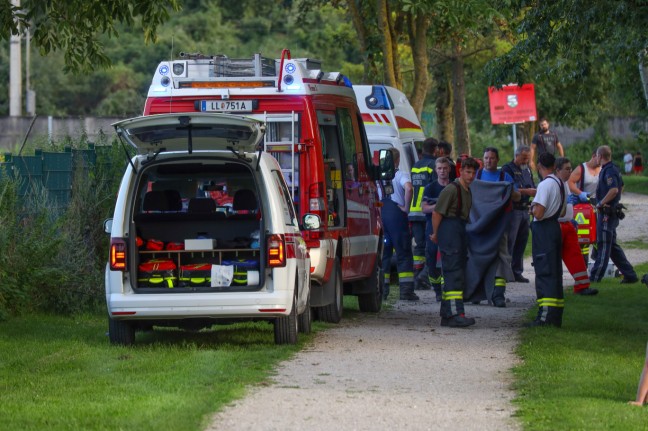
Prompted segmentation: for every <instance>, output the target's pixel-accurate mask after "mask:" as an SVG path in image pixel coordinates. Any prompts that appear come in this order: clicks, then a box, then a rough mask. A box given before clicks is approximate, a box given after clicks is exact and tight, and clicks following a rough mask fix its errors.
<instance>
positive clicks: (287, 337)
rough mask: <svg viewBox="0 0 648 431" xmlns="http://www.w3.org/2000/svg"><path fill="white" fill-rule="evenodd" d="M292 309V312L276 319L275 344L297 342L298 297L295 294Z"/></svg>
mask: <svg viewBox="0 0 648 431" xmlns="http://www.w3.org/2000/svg"><path fill="white" fill-rule="evenodd" d="M292 302H293V303H292V310H290V314H289V315H287V316H283V317H278V318H277V319H275V321H274V339H275V344H296V343H297V326H298V322H297V297H296V296H295V295H293V301H292Z"/></svg>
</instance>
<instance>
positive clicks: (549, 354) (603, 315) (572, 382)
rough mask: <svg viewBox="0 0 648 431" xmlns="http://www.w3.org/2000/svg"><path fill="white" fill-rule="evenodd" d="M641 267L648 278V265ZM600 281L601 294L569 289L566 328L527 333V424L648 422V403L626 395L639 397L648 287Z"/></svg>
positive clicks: (560, 426)
mask: <svg viewBox="0 0 648 431" xmlns="http://www.w3.org/2000/svg"><path fill="white" fill-rule="evenodd" d="M635 269H636V270H637V273H638V274H639V276H640V277H641V275H642V274H643V273H645V272H646V271H648V264H642V265H639V266H637V267H635ZM596 287H597V288H599V289H600V293H599V295H598V296H595V297H580V296H575V295H573V294H571V293H566V294H565V302H566V304H565V315H564V319H563V327H562V329H556V328H548V327H547V328H544V327H543V328H532V329H525V330H523V331H522V332H521V344H520V346H519V348H518V354H519V356H520V357H521V358H522V359H523V363H522V364H521V365H519V366H517V367H515V368H514V375H515V377H516V383H515V387H514V389H515V390H516V391H517V394H518V396H517V398H516V399H515V404H516V405H517V407H518V411H517V416H519V418H520V419H521V420H522V423H523V424H524V429H525V430H552V431H556V430H638V429H646V424H647V423H648V408H641V407H635V406H630V405H627V401H629V400H633V399H634V398H635V395H636V391H637V384H638V382H639V376H640V374H641V369H642V366H643V361H644V356H645V351H646V341H647V339H648V313H646V307H647V306H648V289H646V286H645V285H644V284H641V283H637V284H633V285H620V284H619V280H618V279H605V281H604V282H601V283H596ZM569 290H571V289H569ZM535 311H536V310H531V311H530V314H533V315H534V314H535ZM529 320H530V319H529Z"/></svg>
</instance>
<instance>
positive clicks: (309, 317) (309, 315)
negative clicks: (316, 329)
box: [299, 292, 313, 334]
mask: <svg viewBox="0 0 648 431" xmlns="http://www.w3.org/2000/svg"><path fill="white" fill-rule="evenodd" d="M312 322H313V312H312V309H311V306H310V292H308V298H306V308H305V309H304V312H303V313H302V314H300V315H299V332H301V333H302V334H310V333H311V325H312Z"/></svg>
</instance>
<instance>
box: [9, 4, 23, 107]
mask: <svg viewBox="0 0 648 431" xmlns="http://www.w3.org/2000/svg"><path fill="white" fill-rule="evenodd" d="M11 4H12V5H14V6H16V7H20V0H11ZM20 39H21V34H20V32H19V34H17V35H16V34H12V35H11V38H10V39H9V115H10V116H12V117H20V116H21V115H22V67H21V65H22V58H21V49H22V47H21V43H20Z"/></svg>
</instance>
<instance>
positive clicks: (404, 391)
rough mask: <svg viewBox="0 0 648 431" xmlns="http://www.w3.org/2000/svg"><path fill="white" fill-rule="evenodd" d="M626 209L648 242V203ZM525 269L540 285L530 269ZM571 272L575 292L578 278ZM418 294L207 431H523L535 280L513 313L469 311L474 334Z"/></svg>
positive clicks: (365, 322)
mask: <svg viewBox="0 0 648 431" xmlns="http://www.w3.org/2000/svg"><path fill="white" fill-rule="evenodd" d="M623 202H624V203H625V204H626V206H627V207H628V208H629V209H628V215H627V217H626V219H625V220H624V221H623V222H622V223H621V227H620V229H619V231H618V236H619V239H620V241H622V242H623V241H631V240H642V241H648V224H647V223H646V218H647V216H646V214H648V197H646V196H642V195H635V194H626V195H624V198H623ZM625 251H626V254H627V256H628V259H629V260H630V261H631V262H633V263H640V262H646V261H648V250H637V249H626V250H625ZM525 268H526V270H525V276H526V277H527V278H529V279H531V280H533V272H532V271H533V270H532V267H531V265H530V262H527V263H526V266H525ZM564 274H565V277H564V279H565V286H566V292H568V293H567V294H570V292H571V286H572V284H573V280H572V279H571V276H570V275H569V273H568V272H567V271H566V270H565V271H564ZM640 276H641V274H640ZM418 293H419V296H421V301H420V302H418V303H416V304H409V303H405V302H402V301H399V302H397V303H396V304H395V306H394V307H393V309H391V310H388V311H383V312H381V313H380V314H378V315H364V314H358V315H356V317H352V318H348V317H346V318H345V319H343V321H342V323H341V324H340V325H337V326H336V327H334V328H333V329H330V330H327V331H323V332H320V333H319V334H317V336H316V337H315V340H314V341H313V342H312V343H311V344H310V345H309V346H307V347H306V348H305V349H304V350H303V351H301V352H299V353H298V354H297V355H296V356H295V357H294V358H293V359H292V360H290V361H286V362H284V363H282V364H281V365H280V366H279V368H278V369H277V372H276V375H275V376H274V378H273V380H272V383H271V384H270V385H269V386H265V387H252V388H250V390H249V393H248V396H247V397H246V398H244V399H242V400H239V401H236V402H234V403H232V404H231V405H230V406H228V407H226V408H225V409H224V410H223V411H222V412H220V413H217V414H215V415H214V417H213V419H212V421H211V424H210V426H209V427H208V428H207V430H208V431H217V430H228V431H232V430H327V431H328V430H331V429H335V430H336V431H346V430H367V431H368V430H372V431H373V430H394V429H398V428H401V429H407V430H456V429H477V428H478V429H480V430H484V431H488V430H498V431H501V430H519V429H521V426H520V424H519V423H518V422H517V421H516V419H515V418H514V417H513V413H514V411H515V409H514V407H513V405H512V404H511V400H512V399H513V398H514V396H515V393H514V392H513V391H512V390H511V382H512V375H511V368H512V367H513V366H514V365H515V364H516V363H518V358H517V357H516V355H515V354H514V349H515V347H516V345H517V342H518V330H519V328H520V327H521V325H522V323H523V321H524V314H525V312H526V311H527V310H528V309H529V308H531V307H534V306H535V289H534V286H533V282H532V283H530V284H522V283H509V285H508V287H507V299H508V300H509V301H510V302H508V304H507V308H504V309H501V308H495V307H490V306H487V305H472V304H469V305H467V307H466V314H467V315H469V316H472V317H475V318H476V320H477V324H476V325H475V326H473V327H471V328H468V329H454V328H445V327H443V328H442V327H441V326H439V323H440V318H439V304H438V303H437V302H436V301H435V300H434V294H433V293H432V292H431V291H420V292H418ZM593 299H594V298H593ZM568 312H569V311H568V310H566V313H568Z"/></svg>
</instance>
